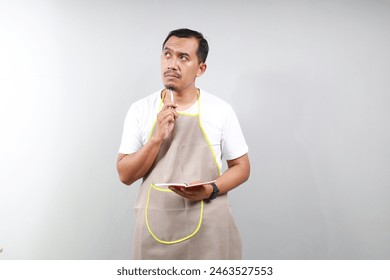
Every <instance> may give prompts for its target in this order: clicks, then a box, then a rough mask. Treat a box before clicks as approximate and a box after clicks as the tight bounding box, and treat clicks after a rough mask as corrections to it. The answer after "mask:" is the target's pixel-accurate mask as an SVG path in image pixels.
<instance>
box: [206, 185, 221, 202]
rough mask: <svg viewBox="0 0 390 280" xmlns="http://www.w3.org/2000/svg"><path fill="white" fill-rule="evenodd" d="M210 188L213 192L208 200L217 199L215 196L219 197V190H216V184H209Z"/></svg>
mask: <svg viewBox="0 0 390 280" xmlns="http://www.w3.org/2000/svg"><path fill="white" fill-rule="evenodd" d="M210 186H211V187H212V188H213V190H212V192H211V194H210V196H209V198H208V199H209V200H213V199H215V198H217V196H218V195H219V188H218V186H217V184H215V183H211V184H210Z"/></svg>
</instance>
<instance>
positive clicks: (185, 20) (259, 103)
mask: <svg viewBox="0 0 390 280" xmlns="http://www.w3.org/2000/svg"><path fill="white" fill-rule="evenodd" d="M0 3H1V4H0V94H1V95H0V127H1V138H0V141H1V143H0V160H1V162H0V172H1V176H0V248H3V249H4V251H3V253H0V258H2V259H128V258H130V252H131V236H132V228H133V223H134V214H133V210H132V206H133V202H134V200H135V195H136V192H137V188H138V185H139V184H138V183H136V184H134V185H133V186H131V187H126V186H124V185H122V184H121V183H120V182H119V179H118V177H117V173H116V169H115V161H116V156H117V151H118V148H119V143H120V138H121V133H122V125H123V121H124V118H125V114H126V112H127V109H128V107H129V106H130V104H131V103H132V102H134V101H136V100H138V99H140V98H141V97H143V96H145V95H148V94H150V93H152V92H154V91H155V90H158V89H160V88H161V86H162V83H161V79H160V50H161V43H162V41H163V40H164V38H165V36H166V35H167V33H168V32H169V31H170V30H172V29H175V28H179V27H189V28H193V29H196V30H199V31H201V32H203V33H204V35H205V36H206V37H207V39H208V40H209V43H210V46H211V50H210V54H209V59H208V65H209V67H208V70H207V72H206V73H205V75H204V76H203V77H201V78H200V80H199V81H198V86H199V87H202V88H203V89H205V90H207V91H209V92H212V93H214V94H216V95H219V96H220V97H222V98H223V99H225V100H227V101H228V102H230V103H231V104H232V105H233V107H234V109H235V110H236V112H237V115H238V117H239V119H240V122H241V125H242V129H243V131H244V133H245V135H246V139H247V142H248V144H249V146H250V159H251V163H252V174H251V177H250V180H249V181H248V182H247V183H245V184H244V185H242V186H241V187H239V188H238V189H235V190H233V191H232V192H231V193H230V198H231V202H232V207H233V212H234V215H235V217H236V221H237V223H238V225H239V227H240V229H241V233H242V237H243V242H244V258H245V259H383V258H385V259H388V258H390V221H389V218H390V203H389V198H390V188H389V187H390V172H389V169H390V148H389V144H388V143H390V133H389V127H390V114H389V106H390V96H389V90H390V79H389V77H390V52H389V50H390V3H389V1H312V0H311V1H310V0H307V1H287V0H286V1H281V0H273V1H182V0H181V1H65V0H64V1H25V2H22V1H6V2H4V1H1V2H0Z"/></svg>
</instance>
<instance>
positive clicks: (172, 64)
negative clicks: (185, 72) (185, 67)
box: [168, 57, 177, 70]
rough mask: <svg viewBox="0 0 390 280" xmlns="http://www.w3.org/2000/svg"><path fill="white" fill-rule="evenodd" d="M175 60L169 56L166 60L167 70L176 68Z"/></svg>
mask: <svg viewBox="0 0 390 280" xmlns="http://www.w3.org/2000/svg"><path fill="white" fill-rule="evenodd" d="M176 62H177V60H176V58H175V57H173V58H171V59H170V60H169V62H168V69H169V70H176V69H177V63H176Z"/></svg>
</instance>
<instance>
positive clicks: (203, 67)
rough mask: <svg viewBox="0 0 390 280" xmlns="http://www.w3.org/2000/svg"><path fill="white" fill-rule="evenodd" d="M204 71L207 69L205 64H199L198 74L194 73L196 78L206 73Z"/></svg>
mask: <svg viewBox="0 0 390 280" xmlns="http://www.w3.org/2000/svg"><path fill="white" fill-rule="evenodd" d="M206 69H207V64H206V63H201V64H199V67H198V72H197V73H196V77H200V76H202V75H203V73H204V72H206Z"/></svg>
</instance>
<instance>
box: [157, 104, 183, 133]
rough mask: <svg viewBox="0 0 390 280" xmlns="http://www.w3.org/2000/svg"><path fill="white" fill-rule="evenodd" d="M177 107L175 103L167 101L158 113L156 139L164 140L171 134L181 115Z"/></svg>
mask: <svg viewBox="0 0 390 280" xmlns="http://www.w3.org/2000/svg"><path fill="white" fill-rule="evenodd" d="M176 108H177V105H176V104H175V103H171V102H170V103H166V104H164V106H163V107H162V109H161V111H160V112H159V113H158V114H157V123H156V132H155V133H154V135H153V137H154V138H155V139H156V140H160V141H162V140H165V139H167V138H169V137H170V136H171V134H172V131H173V128H174V127H175V122H176V119H177V118H178V117H179V114H178V113H177V112H176Z"/></svg>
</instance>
